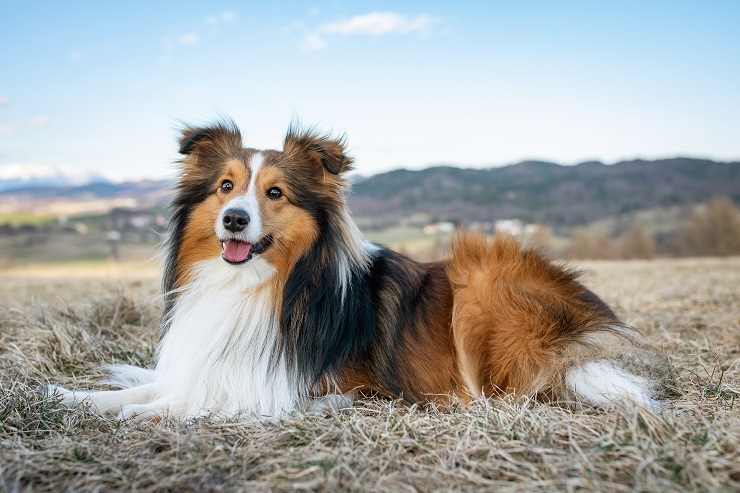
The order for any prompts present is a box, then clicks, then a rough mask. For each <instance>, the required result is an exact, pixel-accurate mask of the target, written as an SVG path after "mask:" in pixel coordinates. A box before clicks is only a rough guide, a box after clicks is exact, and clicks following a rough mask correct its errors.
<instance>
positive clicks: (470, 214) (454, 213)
mask: <svg viewBox="0 0 740 493" xmlns="http://www.w3.org/2000/svg"><path fill="white" fill-rule="evenodd" d="M719 195H725V196H729V197H730V198H732V199H733V200H734V201H735V202H736V203H740V162H726V163H723V162H715V161H708V160H701V159H689V158H675V159H663V160H658V161H643V160H634V161H624V162H620V163H617V164H613V165H604V164H602V163H600V162H587V163H582V164H579V165H575V166H561V165H558V164H553V163H547V162H539V161H526V162H522V163H519V164H514V165H511V166H505V167H502V168H490V169H482V170H481V169H459V168H454V167H444V166H441V167H434V168H429V169H425V170H421V171H408V170H397V171H391V172H389V173H384V174H381V175H376V176H372V177H369V178H366V179H365V180H362V181H360V182H359V183H356V184H355V185H354V187H353V193H352V194H351V195H350V196H349V202H350V206H351V208H352V211H353V213H354V215H355V216H357V217H367V216H376V217H387V216H409V215H411V214H414V213H427V214H431V215H432V216H433V217H436V218H438V219H447V220H458V221H495V220H498V219H508V218H518V219H521V220H523V221H526V222H541V223H544V224H548V225H551V226H574V225H581V224H587V223H589V222H591V221H594V220H598V219H602V218H606V217H612V216H615V215H619V214H624V213H631V212H636V211H639V210H644V209H652V208H660V207H671V206H682V205H689V204H695V203H699V202H704V201H706V200H709V199H710V198H712V197H713V196H719Z"/></svg>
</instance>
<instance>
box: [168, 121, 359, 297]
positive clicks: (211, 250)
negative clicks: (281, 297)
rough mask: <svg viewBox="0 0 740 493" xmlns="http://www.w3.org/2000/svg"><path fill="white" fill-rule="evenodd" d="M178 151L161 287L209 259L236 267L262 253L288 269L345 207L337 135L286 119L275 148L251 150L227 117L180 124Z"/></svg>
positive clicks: (348, 164) (180, 280) (345, 162)
mask: <svg viewBox="0 0 740 493" xmlns="http://www.w3.org/2000/svg"><path fill="white" fill-rule="evenodd" d="M180 153H181V154H183V155H184V158H183V160H182V161H181V163H182V170H181V171H182V172H181V175H180V179H179V182H178V186H177V190H176V195H175V197H174V199H173V210H172V212H173V214H172V220H171V238H170V249H169V252H168V258H167V264H168V265H167V273H166V278H165V289H166V291H171V290H173V289H175V288H177V287H179V286H181V285H182V284H184V283H185V282H187V281H188V277H189V275H190V271H191V268H192V266H194V265H196V264H197V263H199V262H201V261H205V260H210V259H219V258H220V259H221V261H222V262H224V263H226V264H229V265H230V266H232V267H233V268H235V269H249V268H250V264H253V263H254V262H255V260H256V259H262V260H263V261H264V262H267V263H269V264H270V265H271V266H272V267H274V268H275V269H276V271H277V272H278V273H279V274H280V273H282V274H283V275H287V273H288V272H289V271H290V269H291V267H292V265H293V264H294V263H295V262H296V261H297V259H298V258H300V257H302V256H304V255H305V254H306V252H307V251H308V250H309V249H310V248H311V246H312V245H313V244H314V243H315V242H316V240H317V238H318V237H319V236H320V235H321V234H322V233H323V231H324V230H325V228H326V225H327V224H328V223H329V222H330V221H332V217H336V216H338V215H342V214H344V212H345V210H346V204H345V200H344V190H345V188H346V187H347V181H346V180H345V178H344V175H345V173H347V171H349V170H350V169H351V168H352V160H351V158H349V157H348V156H347V155H346V153H345V146H344V142H343V139H341V138H340V139H337V138H332V137H329V136H326V135H321V134H319V133H317V132H316V131H314V130H301V129H299V128H298V127H297V126H291V128H290V129H289V131H288V133H287V135H286V137H285V142H284V146H283V150H282V151H272V150H269V151H258V150H255V149H250V148H245V147H243V144H242V137H241V134H240V132H239V130H238V129H237V128H236V126H235V125H234V124H233V123H231V122H219V123H216V124H213V125H209V126H205V127H188V128H185V129H184V130H183V131H182V135H181V138H180Z"/></svg>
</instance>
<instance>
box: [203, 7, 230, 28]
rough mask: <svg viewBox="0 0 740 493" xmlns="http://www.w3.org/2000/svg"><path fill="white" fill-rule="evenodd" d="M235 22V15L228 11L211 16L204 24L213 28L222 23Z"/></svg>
mask: <svg viewBox="0 0 740 493" xmlns="http://www.w3.org/2000/svg"><path fill="white" fill-rule="evenodd" d="M235 20H236V14H235V13H234V12H232V11H230V10H224V11H223V12H221V13H220V14H211V15H209V16H207V17H206V19H205V23H206V25H208V26H215V25H218V24H221V23H222V22H234V21H235Z"/></svg>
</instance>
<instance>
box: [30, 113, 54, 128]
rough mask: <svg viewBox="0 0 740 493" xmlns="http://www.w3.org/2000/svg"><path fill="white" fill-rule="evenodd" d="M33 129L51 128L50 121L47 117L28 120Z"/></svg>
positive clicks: (40, 116)
mask: <svg viewBox="0 0 740 493" xmlns="http://www.w3.org/2000/svg"><path fill="white" fill-rule="evenodd" d="M26 121H27V122H28V124H29V125H31V126H32V127H47V126H49V123H50V120H49V117H48V116H46V115H39V116H34V117H31V118H29V119H28V120H26Z"/></svg>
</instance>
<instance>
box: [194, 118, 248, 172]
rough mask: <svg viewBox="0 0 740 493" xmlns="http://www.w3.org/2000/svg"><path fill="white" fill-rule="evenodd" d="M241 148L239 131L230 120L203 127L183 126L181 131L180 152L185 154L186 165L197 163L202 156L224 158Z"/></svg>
mask: <svg viewBox="0 0 740 493" xmlns="http://www.w3.org/2000/svg"><path fill="white" fill-rule="evenodd" d="M241 148H242V136H241V133H240V132H239V129H238V128H236V125H235V124H234V122H232V121H230V120H227V121H220V122H216V123H214V124H212V125H208V126H205V127H185V128H183V129H182V131H181V136H180V154H184V155H185V156H187V158H186V159H185V164H186V165H187V164H188V163H190V162H192V164H195V163H198V162H199V161H201V160H202V159H203V158H214V159H219V160H224V159H227V158H228V157H230V156H233V155H234V154H235V153H236V152H237V151H239V149H241Z"/></svg>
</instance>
